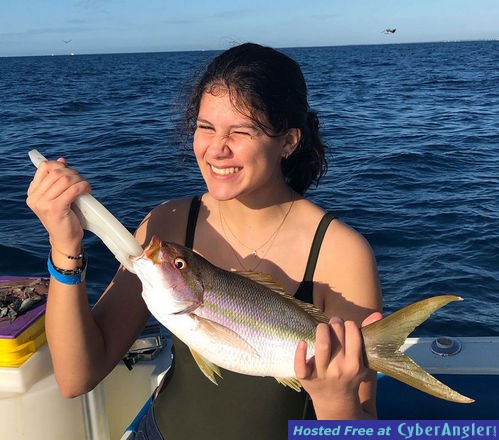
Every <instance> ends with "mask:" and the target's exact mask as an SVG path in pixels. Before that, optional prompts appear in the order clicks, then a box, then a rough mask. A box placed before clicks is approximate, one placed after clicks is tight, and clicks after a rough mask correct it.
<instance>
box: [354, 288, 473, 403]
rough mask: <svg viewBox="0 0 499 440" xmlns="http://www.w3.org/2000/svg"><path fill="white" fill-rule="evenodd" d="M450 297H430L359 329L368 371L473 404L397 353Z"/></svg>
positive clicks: (458, 298)
mask: <svg viewBox="0 0 499 440" xmlns="http://www.w3.org/2000/svg"><path fill="white" fill-rule="evenodd" d="M461 300H462V298H460V297H458V296H453V295H442V296H434V297H432V298H428V299H424V300H422V301H418V302H416V303H414V304H411V305H409V306H407V307H404V308H403V309H400V310H398V311H396V312H395V313H392V314H391V315H389V316H387V317H386V318H383V319H382V320H380V321H376V322H374V323H372V324H370V325H368V326H366V327H363V328H362V334H363V337H364V346H365V352H366V358H367V363H368V366H369V368H371V369H373V370H375V371H379V372H381V373H383V374H386V375H388V376H391V377H393V378H395V379H397V380H400V381H401V382H404V383H406V384H408V385H410V386H412V387H414V388H416V389H418V390H420V391H423V392H425V393H428V394H431V395H433V396H435V397H439V398H441V399H445V400H450V401H452V402H458V403H471V402H474V400H473V399H470V398H468V397H466V396H463V395H462V394H459V393H458V392H456V391H454V390H453V389H451V388H449V387H448V386H447V385H444V384H443V383H442V382H440V381H439V380H437V379H435V378H434V377H433V376H432V375H431V374H429V373H428V372H426V371H425V370H423V368H421V367H420V366H419V365H418V364H417V363H416V362H414V361H413V360H412V359H411V358H410V357H409V356H407V355H406V354H404V353H402V352H401V351H400V350H399V349H400V347H401V346H402V344H403V343H404V342H405V340H406V338H407V336H408V335H409V334H410V333H411V332H412V331H413V330H414V329H415V328H416V327H417V326H418V325H420V324H421V323H422V322H424V321H426V319H428V317H429V316H430V315H431V314H432V313H433V312H435V311H436V310H438V309H440V308H441V307H443V306H445V305H446V304H448V303H450V302H452V301H461Z"/></svg>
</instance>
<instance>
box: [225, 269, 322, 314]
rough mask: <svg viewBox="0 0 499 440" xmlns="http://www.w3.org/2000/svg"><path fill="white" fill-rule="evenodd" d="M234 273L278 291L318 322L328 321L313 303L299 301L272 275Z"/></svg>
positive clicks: (247, 272)
mask: <svg viewBox="0 0 499 440" xmlns="http://www.w3.org/2000/svg"><path fill="white" fill-rule="evenodd" d="M234 273H237V274H238V275H241V276H243V277H245V278H248V279H250V280H252V281H255V282H257V283H259V284H261V285H262V286H264V287H267V288H268V289H270V290H272V291H274V292H276V293H278V294H279V295H281V296H282V297H283V298H285V299H286V300H287V301H289V302H292V303H294V304H296V305H297V306H298V307H300V308H301V309H303V310H305V312H307V313H308V314H309V315H312V316H313V317H314V318H315V320H316V321H317V323H320V322H325V323H328V322H329V318H328V317H327V316H326V315H325V314H324V313H323V312H322V311H321V310H319V309H318V308H317V307H316V306H314V305H313V304H310V303H307V302H304V301H301V300H299V299H297V298H295V297H293V296H291V295H289V294H288V293H287V292H286V290H285V289H284V287H282V286H281V285H280V284H279V283H277V282H276V281H274V279H273V278H272V275H270V274H266V273H263V272H250V271H246V272H244V271H236V272H234Z"/></svg>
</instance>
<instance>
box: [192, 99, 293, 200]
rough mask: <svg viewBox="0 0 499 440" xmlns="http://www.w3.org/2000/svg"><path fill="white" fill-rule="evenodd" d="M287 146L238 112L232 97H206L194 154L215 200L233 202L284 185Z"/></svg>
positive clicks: (200, 110)
mask: <svg viewBox="0 0 499 440" xmlns="http://www.w3.org/2000/svg"><path fill="white" fill-rule="evenodd" d="M285 145H286V136H285V135H282V136H276V137H269V136H268V135H266V134H265V133H264V132H263V131H262V130H261V129H260V128H258V126H257V125H256V124H255V123H254V121H252V120H251V119H250V118H249V117H248V116H245V115H243V114H242V113H241V112H240V111H238V110H237V109H236V108H234V106H233V104H232V102H231V98H230V95H229V93H227V92H223V91H220V90H217V93H216V94H215V95H213V94H211V93H204V94H203V96H202V98H201V103H200V106H199V113H198V119H197V127H196V130H195V133H194V153H195V155H196V159H197V162H198V166H199V168H200V170H201V173H202V175H203V178H204V180H205V182H206V185H207V187H208V191H209V192H210V194H211V195H212V196H213V197H214V198H215V199H217V200H229V199H232V198H234V197H238V196H241V195H248V194H253V193H255V192H258V191H261V190H268V189H271V188H273V187H275V184H276V183H280V184H282V182H283V177H282V173H281V168H280V162H281V158H282V156H283V153H284V151H283V149H284V147H285ZM277 187H280V185H278V186H277Z"/></svg>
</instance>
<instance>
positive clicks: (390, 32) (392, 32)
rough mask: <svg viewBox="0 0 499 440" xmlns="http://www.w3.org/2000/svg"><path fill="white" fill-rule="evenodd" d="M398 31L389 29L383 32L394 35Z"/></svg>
mask: <svg viewBox="0 0 499 440" xmlns="http://www.w3.org/2000/svg"><path fill="white" fill-rule="evenodd" d="M396 30H397V29H390V28H387V29H385V30H384V31H383V33H384V34H394V33H395V31H396Z"/></svg>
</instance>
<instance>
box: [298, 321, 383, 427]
mask: <svg viewBox="0 0 499 440" xmlns="http://www.w3.org/2000/svg"><path fill="white" fill-rule="evenodd" d="M379 319H381V314H380V313H379V312H375V313H373V314H371V315H370V316H368V317H367V318H366V319H365V320H364V321H363V323H362V325H363V326H364V325H368V324H370V323H372V322H374V321H377V320H379ZM306 353H307V343H306V342H305V341H300V342H299V344H298V348H297V350H296V354H295V374H296V377H297V378H298V379H299V380H300V382H301V384H302V386H303V388H304V389H305V390H306V391H307V392H308V394H309V395H310V397H311V398H312V400H313V402H314V407H315V408H316V412H318V411H317V409H318V406H319V407H320V406H322V403H323V404H325V405H326V406H328V407H330V405H331V403H332V402H336V403H338V404H339V403H340V402H343V403H342V404H340V405H339V406H341V407H343V408H344V409H345V417H344V418H347V415H348V414H347V413H351V412H352V411H353V412H356V411H361V407H360V403H359V386H360V383H361V382H362V381H363V380H364V379H365V377H366V374H367V372H368V369H367V367H366V366H365V364H364V360H363V343H362V334H361V332H360V329H359V328H358V326H357V324H356V323H355V322H354V321H343V320H342V319H340V318H338V317H333V318H331V320H330V321H329V324H319V325H318V326H317V331H316V340H315V356H314V357H312V358H311V359H310V360H308V361H307V360H306ZM349 403H351V405H349ZM349 407H350V410H349ZM318 415H319V414H318ZM354 416H355V415H353V414H352V417H354ZM342 418H343V417H342Z"/></svg>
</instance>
